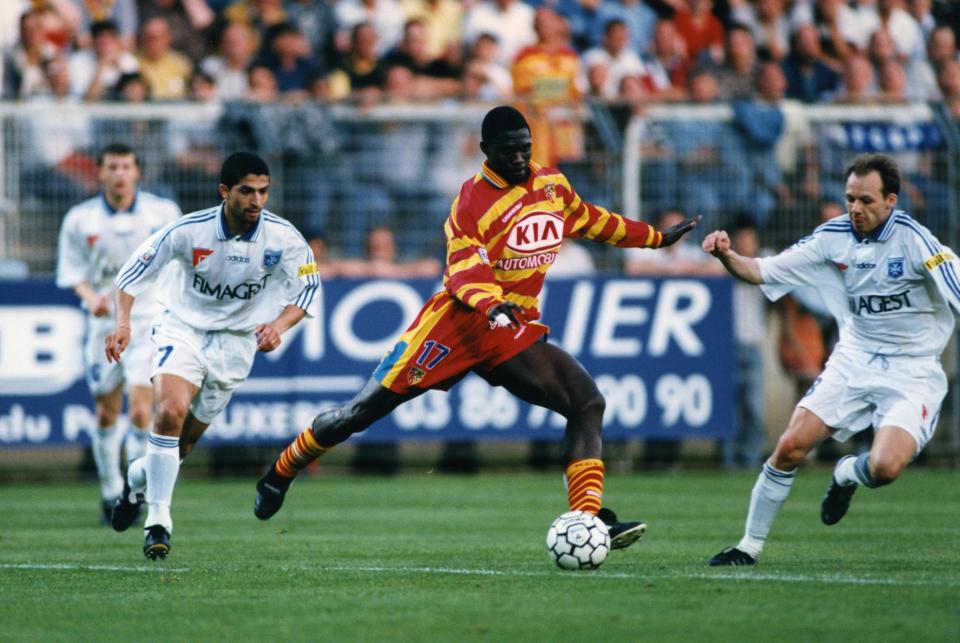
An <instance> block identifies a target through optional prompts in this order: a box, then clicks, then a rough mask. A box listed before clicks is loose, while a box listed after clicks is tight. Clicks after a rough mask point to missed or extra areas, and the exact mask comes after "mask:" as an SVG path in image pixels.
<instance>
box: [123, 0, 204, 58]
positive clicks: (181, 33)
mask: <svg viewBox="0 0 960 643" xmlns="http://www.w3.org/2000/svg"><path fill="white" fill-rule="evenodd" d="M137 13H138V14H139V16H140V24H143V23H145V22H147V21H148V20H150V19H151V18H165V19H166V21H167V24H169V25H170V34H171V40H170V46H171V47H172V48H173V49H176V50H177V51H181V52H183V53H184V54H186V55H187V56H188V57H189V58H190V59H191V60H193V61H200V60H203V58H204V56H206V55H207V54H209V53H210V44H209V43H210V40H211V34H210V27H211V26H212V25H213V20H214V18H215V17H216V15H215V14H214V12H213V10H212V9H210V6H209V5H208V4H207V3H206V0H137Z"/></svg>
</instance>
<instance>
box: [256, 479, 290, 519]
mask: <svg viewBox="0 0 960 643" xmlns="http://www.w3.org/2000/svg"><path fill="white" fill-rule="evenodd" d="M293 480H294V479H293V478H284V477H283V476H281V475H278V474H277V472H276V471H274V469H273V467H270V470H269V471H267V473H266V475H265V476H263V477H262V478H260V479H259V480H257V497H256V498H255V499H254V501H253V515H254V516H256V517H257V518H259V519H260V520H269V519H270V518H272V517H273V514H275V513H277V512H278V511H280V507H282V506H283V498H284V496H286V495H287V489H289V488H290V484H291V483H292V482H293Z"/></svg>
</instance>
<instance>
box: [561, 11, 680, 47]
mask: <svg viewBox="0 0 960 643" xmlns="http://www.w3.org/2000/svg"><path fill="white" fill-rule="evenodd" d="M660 4H664V3H660ZM671 14H672V12H671ZM561 15H562V14H561ZM611 20H619V21H621V22H623V24H624V25H625V26H626V28H627V32H628V33H629V35H630V40H629V43H628V45H627V46H628V47H629V48H630V49H632V50H633V52H634V53H635V54H637V55H642V54H643V53H644V52H646V51H649V49H650V47H651V45H652V44H653V30H654V27H655V26H656V24H657V12H656V11H654V10H653V9H652V8H651V7H650V5H649V4H648V3H647V2H645V1H644V0H599V2H597V10H596V15H595V17H594V19H593V21H592V24H593V31H592V33H591V34H590V43H589V44H590V45H591V46H593V47H596V46H597V45H599V44H601V43H603V41H604V38H605V37H606V33H607V25H608V24H610V21H611Z"/></svg>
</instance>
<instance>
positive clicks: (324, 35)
mask: <svg viewBox="0 0 960 643" xmlns="http://www.w3.org/2000/svg"><path fill="white" fill-rule="evenodd" d="M285 6H286V9H287V19H288V20H289V21H290V22H292V23H293V24H295V25H296V26H297V29H299V30H300V33H301V34H303V35H304V37H305V38H307V41H308V44H309V46H310V52H311V54H312V56H313V62H314V64H315V65H316V66H317V68H318V69H321V70H325V71H327V70H329V69H330V68H331V67H332V66H333V64H334V63H335V62H336V58H337V56H336V48H335V46H334V38H335V36H336V33H337V18H336V16H335V15H334V12H333V6H332V3H331V2H329V1H328V0H287V3H286V5H285Z"/></svg>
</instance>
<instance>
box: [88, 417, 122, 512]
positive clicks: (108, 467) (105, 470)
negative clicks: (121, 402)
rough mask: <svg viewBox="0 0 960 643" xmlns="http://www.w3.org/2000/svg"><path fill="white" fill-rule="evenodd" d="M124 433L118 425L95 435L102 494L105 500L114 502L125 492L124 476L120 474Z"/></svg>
mask: <svg viewBox="0 0 960 643" xmlns="http://www.w3.org/2000/svg"><path fill="white" fill-rule="evenodd" d="M122 442H123V433H122V432H121V431H120V430H119V429H117V426H116V424H114V425H113V426H108V427H106V428H103V429H99V428H98V429H97V430H96V431H94V434H93V445H92V450H93V461H94V462H95V463H96V465H97V475H98V476H99V477H100V494H101V496H102V497H103V499H104V500H113V499H114V498H116V497H117V496H119V495H120V493H121V492H122V491H123V476H122V475H121V474H120V445H121V444H122Z"/></svg>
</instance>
